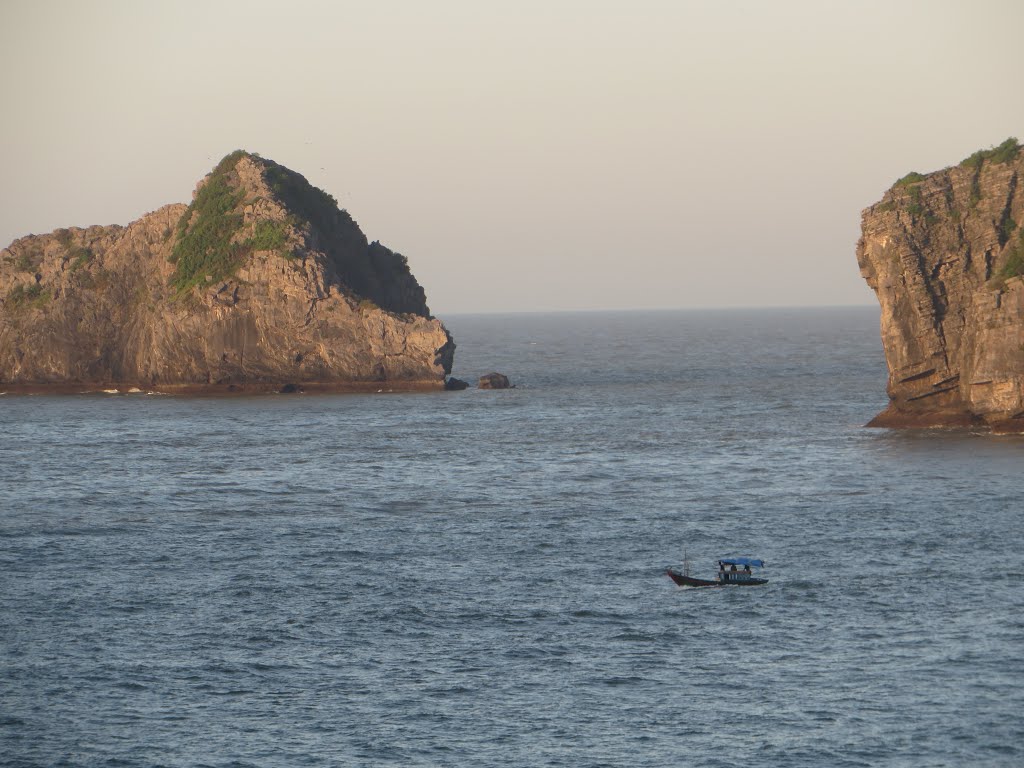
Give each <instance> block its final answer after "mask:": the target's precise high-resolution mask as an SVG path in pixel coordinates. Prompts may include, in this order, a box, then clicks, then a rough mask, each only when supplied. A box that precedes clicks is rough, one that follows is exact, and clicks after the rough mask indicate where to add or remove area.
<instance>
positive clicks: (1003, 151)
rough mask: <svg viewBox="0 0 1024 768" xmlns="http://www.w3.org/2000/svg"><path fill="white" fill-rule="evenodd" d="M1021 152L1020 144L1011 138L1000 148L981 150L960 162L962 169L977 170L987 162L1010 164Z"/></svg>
mask: <svg viewBox="0 0 1024 768" xmlns="http://www.w3.org/2000/svg"><path fill="white" fill-rule="evenodd" d="M1019 152H1020V142H1019V141H1017V139H1015V138H1014V137H1013V136H1011V137H1010V138H1008V139H1007V140H1006V141H1004V142H1003V143H1002V144H1000V145H999V146H998V147H992V148H991V149H979V150H978V151H977V152H975V153H974V154H973V155H971V156H970V157H967V158H964V160H962V161H961V162H960V167H961V168H973V169H975V170H977V169H979V168H981V166H982V164H983V163H984V162H985V161H986V160H989V161H991V162H993V163H1008V162H1010V161H1011V160H1013V159H1014V158H1015V157H1017V155H1018V153H1019Z"/></svg>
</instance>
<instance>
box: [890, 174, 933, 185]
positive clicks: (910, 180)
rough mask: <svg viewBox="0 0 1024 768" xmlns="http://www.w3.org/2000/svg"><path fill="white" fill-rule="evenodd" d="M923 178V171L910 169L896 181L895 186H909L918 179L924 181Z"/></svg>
mask: <svg viewBox="0 0 1024 768" xmlns="http://www.w3.org/2000/svg"><path fill="white" fill-rule="evenodd" d="M925 178H926V177H925V175H924V174H923V173H918V172H917V171H911V172H910V173H908V174H907V175H906V176H904V177H903V178H902V179H900V180H899V181H897V182H896V184H895V186H897V187H909V186H910V185H911V184H917V183H918V182H919V181H924V180H925Z"/></svg>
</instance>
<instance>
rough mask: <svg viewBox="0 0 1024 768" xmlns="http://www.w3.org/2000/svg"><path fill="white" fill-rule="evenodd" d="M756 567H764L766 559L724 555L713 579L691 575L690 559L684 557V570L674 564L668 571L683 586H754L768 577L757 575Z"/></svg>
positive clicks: (766, 581)
mask: <svg viewBox="0 0 1024 768" xmlns="http://www.w3.org/2000/svg"><path fill="white" fill-rule="evenodd" d="M754 568H757V569H758V573H760V569H761V568H764V560H758V559H757V558H753V557H723V558H722V559H721V560H719V561H718V573H717V574H716V575H715V578H713V579H698V578H697V577H696V576H691V575H690V561H689V560H688V559H686V557H685V556H684V557H683V567H682V570H680V569H679V568H677V567H675V566H672V567H671V568H669V569H668V570H667V571H666V573H667V574H668V576H669V578H671V579H672V581H674V582H675V583H676V584H678V585H679V586H681V587H725V586H737V587H753V586H756V585H758V584H767V583H768V579H766V578H764V577H763V576H755V575H754V570H753V569H754Z"/></svg>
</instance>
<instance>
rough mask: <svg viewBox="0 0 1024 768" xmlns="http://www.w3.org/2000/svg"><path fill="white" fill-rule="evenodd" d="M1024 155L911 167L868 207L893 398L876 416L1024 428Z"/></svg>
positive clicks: (1016, 151)
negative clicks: (929, 168) (932, 168)
mask: <svg viewBox="0 0 1024 768" xmlns="http://www.w3.org/2000/svg"><path fill="white" fill-rule="evenodd" d="M1022 174H1024V153H1022V152H1021V148H1020V146H1019V144H1018V143H1017V141H1016V140H1015V139H1009V140H1007V141H1006V142H1004V143H1003V144H1002V145H1000V146H999V147H996V148H994V149H991V150H985V151H981V152H977V153H975V154H974V155H972V156H971V157H969V158H967V159H966V160H964V161H963V162H961V163H960V164H959V165H957V166H955V167H952V168H946V169H944V170H941V171H937V172H935V173H931V174H928V175H921V174H917V173H911V174H908V175H907V176H905V177H904V178H902V179H900V180H899V181H898V182H896V184H895V185H893V187H892V188H891V189H889V190H888V191H887V192H886V193H885V196H884V197H883V198H882V200H881V201H880V202H878V203H876V204H875V205H873V206H871V207H870V208H867V209H866V210H865V211H864V212H863V214H862V236H861V239H860V241H859V243H858V244H857V260H858V263H859V264H860V270H861V274H862V275H863V276H864V279H865V280H867V283H868V285H869V286H870V287H871V288H872V290H874V291H875V294H876V295H877V297H878V302H879V304H880V305H881V309H882V319H881V332H882V343H883V346H884V348H885V357H886V362H887V363H888V366H889V382H888V388H887V389H888V393H889V400H890V402H889V406H888V407H887V408H886V409H885V410H884V411H883V412H882V413H880V414H879V415H878V416H876V417H875V418H874V419H873V420H872V421H871V422H870V424H869V426H880V427H934V426H970V425H983V426H987V427H990V428H992V429H996V430H1001V431H1022V430H1024V278H1022V277H1021V275H1022V273H1024V200H1022V195H1021V192H1022V190H1019V186H1020V181H1021V176H1022Z"/></svg>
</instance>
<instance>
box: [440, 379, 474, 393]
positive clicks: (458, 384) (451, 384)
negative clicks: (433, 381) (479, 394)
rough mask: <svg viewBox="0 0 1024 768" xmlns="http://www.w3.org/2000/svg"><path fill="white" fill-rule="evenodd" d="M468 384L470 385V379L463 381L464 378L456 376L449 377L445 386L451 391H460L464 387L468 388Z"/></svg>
mask: <svg viewBox="0 0 1024 768" xmlns="http://www.w3.org/2000/svg"><path fill="white" fill-rule="evenodd" d="M468 386H469V382H468V381H463V380H462V379H456V378H455V377H454V376H452V377H451V378H449V379H448V381H446V382H445V383H444V388H445V389H446V390H448V391H449V392H459V391H461V390H463V389H466V388H467V387H468Z"/></svg>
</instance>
